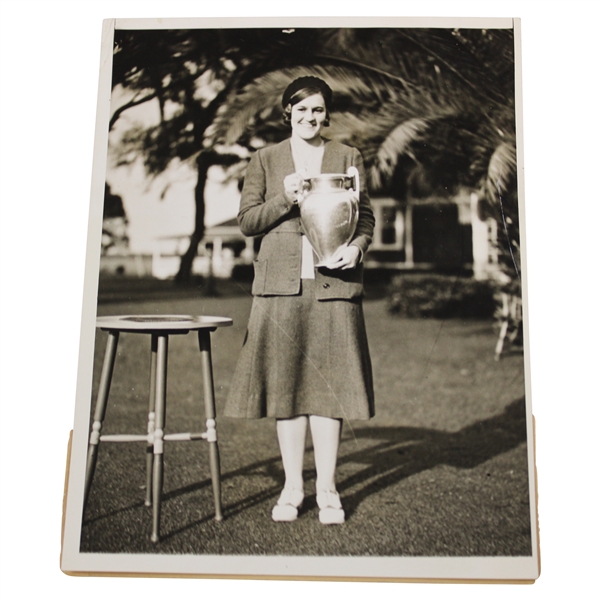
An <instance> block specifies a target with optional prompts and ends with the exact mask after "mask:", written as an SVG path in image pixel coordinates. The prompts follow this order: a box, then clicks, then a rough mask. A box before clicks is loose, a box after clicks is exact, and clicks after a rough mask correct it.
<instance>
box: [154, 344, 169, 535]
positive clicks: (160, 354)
mask: <svg viewBox="0 0 600 600" xmlns="http://www.w3.org/2000/svg"><path fill="white" fill-rule="evenodd" d="M168 347H169V338H168V336H167V335H164V334H163V335H159V336H158V340H157V352H156V400H155V405H154V410H155V412H156V420H155V429H154V448H153V452H154V461H153V474H152V536H151V538H150V539H151V540H152V541H153V542H158V540H159V531H160V502H161V496H162V485H163V445H164V441H163V435H164V427H165V409H166V396H167V353H168Z"/></svg>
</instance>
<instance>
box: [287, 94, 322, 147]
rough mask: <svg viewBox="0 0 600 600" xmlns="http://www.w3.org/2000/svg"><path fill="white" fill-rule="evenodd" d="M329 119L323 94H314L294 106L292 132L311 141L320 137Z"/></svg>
mask: <svg viewBox="0 0 600 600" xmlns="http://www.w3.org/2000/svg"><path fill="white" fill-rule="evenodd" d="M325 119H327V108H326V107H325V100H324V99H323V96H321V94H313V95H312V96H308V98H305V99H304V100H301V101H300V102H298V104H294V105H293V106H292V115H291V125H292V134H293V135H297V136H299V137H301V138H302V139H304V140H307V141H310V140H314V139H315V138H317V137H320V134H321V129H323V124H324V123H325Z"/></svg>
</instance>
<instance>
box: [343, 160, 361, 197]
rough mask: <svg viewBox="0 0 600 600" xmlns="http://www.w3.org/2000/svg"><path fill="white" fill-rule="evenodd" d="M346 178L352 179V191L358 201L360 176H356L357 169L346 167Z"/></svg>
mask: <svg viewBox="0 0 600 600" xmlns="http://www.w3.org/2000/svg"><path fill="white" fill-rule="evenodd" d="M346 174H347V175H348V177H352V178H353V179H354V188H353V189H352V191H353V192H354V195H355V197H356V200H357V201H358V196H359V194H360V175H359V174H358V169H357V168H356V167H348V171H347V173H346Z"/></svg>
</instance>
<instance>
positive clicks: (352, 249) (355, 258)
mask: <svg viewBox="0 0 600 600" xmlns="http://www.w3.org/2000/svg"><path fill="white" fill-rule="evenodd" d="M359 259H360V249H359V248H358V246H342V247H341V248H339V249H338V250H337V252H336V253H335V254H334V255H333V257H332V259H331V260H330V261H329V262H328V263H327V268H328V269H354V267H356V265H357V264H358V262H359Z"/></svg>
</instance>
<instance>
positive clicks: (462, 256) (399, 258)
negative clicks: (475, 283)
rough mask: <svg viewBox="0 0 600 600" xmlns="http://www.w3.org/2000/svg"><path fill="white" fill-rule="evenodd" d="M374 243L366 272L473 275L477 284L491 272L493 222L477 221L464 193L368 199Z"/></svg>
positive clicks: (470, 197) (472, 198)
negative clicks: (449, 196)
mask: <svg viewBox="0 0 600 600" xmlns="http://www.w3.org/2000/svg"><path fill="white" fill-rule="evenodd" d="M371 205H372V207H373V212H374V214H375V233H374V236H373V243H372V244H371V246H370V248H369V251H368V252H367V254H366V256H365V267H367V268H369V267H370V268H374V267H376V268H387V269H392V270H398V271H408V270H419V271H472V272H473V275H474V277H475V278H477V279H483V278H485V277H487V276H488V275H489V274H490V273H491V272H493V271H494V270H495V269H496V265H497V262H498V260H497V253H496V251H495V246H496V243H495V242H496V222H495V221H493V220H492V219H482V218H480V211H479V210H478V205H479V198H478V197H477V194H475V193H473V192H471V191H469V190H461V192H460V193H459V194H458V195H456V196H454V197H452V198H444V197H435V196H432V197H430V198H427V199H410V198H409V199H407V200H395V199H393V198H389V197H388V198H386V197H375V198H371Z"/></svg>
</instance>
